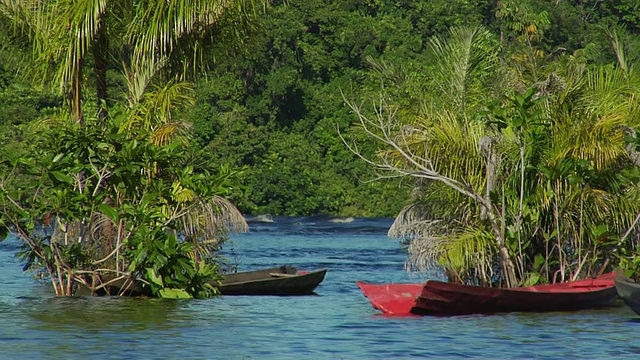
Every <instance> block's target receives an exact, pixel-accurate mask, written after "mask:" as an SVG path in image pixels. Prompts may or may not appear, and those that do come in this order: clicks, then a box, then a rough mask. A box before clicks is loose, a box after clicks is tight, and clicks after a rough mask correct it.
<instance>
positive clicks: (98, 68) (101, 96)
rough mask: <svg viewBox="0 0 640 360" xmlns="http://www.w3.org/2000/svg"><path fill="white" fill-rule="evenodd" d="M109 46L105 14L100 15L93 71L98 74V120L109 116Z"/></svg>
mask: <svg viewBox="0 0 640 360" xmlns="http://www.w3.org/2000/svg"><path fill="white" fill-rule="evenodd" d="M108 46H109V43H108V39H107V35H106V29H105V24H104V16H101V17H100V23H99V25H98V32H97V34H96V38H95V42H94V44H93V48H92V49H93V61H94V64H95V65H94V67H93V72H94V73H95V75H96V95H97V100H98V120H104V119H106V118H107V47H108Z"/></svg>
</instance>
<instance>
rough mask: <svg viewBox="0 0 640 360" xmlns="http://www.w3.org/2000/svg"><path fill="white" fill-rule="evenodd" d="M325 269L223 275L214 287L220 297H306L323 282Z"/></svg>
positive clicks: (264, 270) (280, 270)
mask: <svg viewBox="0 0 640 360" xmlns="http://www.w3.org/2000/svg"><path fill="white" fill-rule="evenodd" d="M326 273H327V270H326V269H320V270H315V271H309V272H305V271H298V269H296V268H295V267H292V266H280V267H277V268H271V269H263V270H256V271H247V272H239V273H234V274H226V275H224V280H222V281H221V283H220V285H215V286H216V287H217V288H218V290H220V293H221V294H222V295H308V294H313V292H314V290H315V289H316V287H318V285H320V283H321V282H322V281H323V280H324V276H325V274H326Z"/></svg>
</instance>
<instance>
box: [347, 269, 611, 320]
mask: <svg viewBox="0 0 640 360" xmlns="http://www.w3.org/2000/svg"><path fill="white" fill-rule="evenodd" d="M614 280H615V273H609V274H604V275H602V276H600V277H598V278H595V279H585V280H578V281H573V282H566V283H559V284H551V285H538V286H530V287H522V288H510V289H504V288H489V287H481V286H469V285H461V284H453V283H447V282H442V281H435V280H428V281H426V282H425V283H423V284H367V283H362V282H358V283H357V284H358V286H359V287H360V289H361V290H362V292H363V293H364V295H365V296H366V297H367V298H368V299H369V301H370V302H371V304H372V305H373V307H374V308H376V309H378V310H380V311H382V312H384V313H385V314H389V315H408V314H416V315H440V316H443V315H444V316H446V315H468V314H493V313H500V312H520V311H523V312H526V311H528V312H549V311H574V310H580V309H587V308H593V307H598V306H603V305H606V304H609V303H611V302H612V301H613V300H614V299H615V298H616V296H617V292H616V288H615V282H614ZM414 295H415V296H414Z"/></svg>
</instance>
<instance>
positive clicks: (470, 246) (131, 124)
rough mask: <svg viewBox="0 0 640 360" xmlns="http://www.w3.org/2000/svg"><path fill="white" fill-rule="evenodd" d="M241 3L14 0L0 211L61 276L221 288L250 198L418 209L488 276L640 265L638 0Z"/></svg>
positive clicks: (431, 230)
mask: <svg viewBox="0 0 640 360" xmlns="http://www.w3.org/2000/svg"><path fill="white" fill-rule="evenodd" d="M34 4H36V5H34ZM37 4H40V5H37ZM229 4H231V5H229V6H228V7H218V6H216V5H211V4H209V3H208V2H197V1H196V2H192V3H189V6H187V3H183V2H180V1H176V2H165V1H163V2H158V3H156V2H150V3H145V4H144V5H143V4H142V3H140V4H137V3H136V4H134V5H135V6H133V5H131V4H128V5H125V4H121V3H120V2H117V1H115V2H110V1H98V2H95V3H94V2H87V3H86V4H84V5H86V6H68V5H69V4H66V3H64V2H59V1H44V0H42V1H36V2H32V1H18V0H0V16H2V19H3V20H6V21H2V22H0V24H1V25H0V37H1V38H2V40H3V41H2V44H3V45H2V46H3V47H2V52H1V53H0V59H1V60H2V61H1V62H0V107H1V109H2V111H1V112H0V128H1V129H2V131H1V132H0V134H1V135H0V136H2V139H3V142H2V144H3V145H2V149H0V151H1V152H2V165H1V166H2V180H1V182H0V185H2V199H1V204H0V206H1V207H2V211H3V215H2V223H0V225H2V227H3V229H5V232H6V231H13V232H15V233H17V234H18V236H19V237H20V238H21V239H23V240H24V241H25V244H27V245H28V249H27V251H26V252H25V254H24V255H25V261H26V263H27V265H28V267H38V266H41V269H44V270H45V275H46V276H47V277H49V278H51V281H52V284H53V287H54V289H56V293H58V294H70V293H71V292H72V289H73V286H74V285H73V282H80V283H84V284H85V285H86V286H89V287H91V288H93V289H97V288H99V287H101V286H104V285H105V284H104V283H103V282H101V281H99V279H101V278H102V275H104V274H106V273H110V274H111V275H115V276H116V277H118V276H123V277H128V276H130V275H131V274H134V276H135V277H136V278H138V279H141V280H143V281H144V282H146V283H147V284H148V286H150V287H151V288H152V289H153V290H154V293H156V294H157V295H159V296H167V297H185V296H208V295H210V292H211V291H212V290H211V288H210V287H209V286H207V284H208V283H209V282H210V281H214V280H215V278H216V276H218V274H219V270H220V269H219V267H220V266H222V264H221V263H220V262H219V259H217V258H216V250H217V249H218V248H219V246H221V244H222V243H223V242H224V240H225V239H226V236H227V234H228V232H229V231H242V230H244V229H246V227H245V226H246V224H245V223H244V220H243V219H242V216H241V215H240V214H241V213H244V214H255V215H258V214H271V215H310V214H318V213H329V214H334V215H342V216H361V217H395V218H396V222H395V223H394V226H393V227H392V229H391V230H390V235H391V236H393V237H398V238H401V239H403V241H405V242H406V243H407V245H408V251H409V261H408V265H409V266H410V268H411V269H425V268H432V267H435V268H437V269H441V270H443V271H444V273H445V274H446V275H447V276H448V277H449V278H450V280H452V281H459V282H470V283H476V284H481V285H491V286H493V285H501V286H517V285H522V284H533V283H539V282H549V281H563V280H569V279H574V278H578V277H584V276H590V275H593V274H595V273H597V272H600V271H602V270H603V269H605V268H611V267H614V266H619V265H621V266H624V267H625V268H627V269H630V270H634V269H636V268H637V267H638V266H639V264H640V260H638V257H637V256H636V255H635V254H636V253H637V239H638V233H637V230H636V225H637V222H638V218H639V217H638V214H640V208H639V206H638V204H639V202H638V198H637V195H638V192H637V186H638V181H640V176H639V175H638V174H639V172H638V167H637V159H638V157H637V153H636V147H637V141H638V140H637V136H636V129H637V128H638V125H640V124H639V122H640V111H639V110H640V108H638V105H637V103H638V85H639V82H638V80H639V78H638V75H637V70H636V69H635V68H636V67H637V65H636V63H637V58H638V56H640V40H638V39H640V38H639V37H638V35H639V33H640V7H639V6H638V5H637V4H635V1H632V0H616V1H608V2H602V1H595V0H593V1H591V0H589V1H573V0H563V1H555V2H549V1H542V0H501V1H493V0H483V1H475V2H469V1H462V0H454V1H445V0H442V1H440V0H437V1H429V2H408V1H407V2H397V1H393V2H392V1H385V0H381V1H362V0H349V1H338V0H330V1H324V2H320V3H314V2H303V1H286V2H280V1H271V2H261V1H249V0H245V1H240V0H238V1H235V2H230V3H229ZM45 5H47V6H46V7H45ZM49 5H50V6H49ZM76 5H77V4H76ZM183 5H184V6H183ZM27 6H35V8H27ZM29 9H36V10H39V11H30V10H29ZM44 9H46V11H44ZM52 9H53V10H52ZM50 10H51V11H50ZM98 275H100V276H98ZM96 279H98V280H97V281H96Z"/></svg>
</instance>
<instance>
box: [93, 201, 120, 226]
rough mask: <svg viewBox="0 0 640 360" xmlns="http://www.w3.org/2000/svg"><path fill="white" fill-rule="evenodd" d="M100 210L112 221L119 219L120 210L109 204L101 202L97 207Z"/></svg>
mask: <svg viewBox="0 0 640 360" xmlns="http://www.w3.org/2000/svg"><path fill="white" fill-rule="evenodd" d="M96 208H97V209H98V211H99V212H101V213H103V214H104V215H106V216H107V217H108V218H109V219H110V220H111V221H113V222H116V221H118V211H117V210H116V209H114V208H113V207H112V206H109V205H107V204H100V205H98V206H97V207H96Z"/></svg>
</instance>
